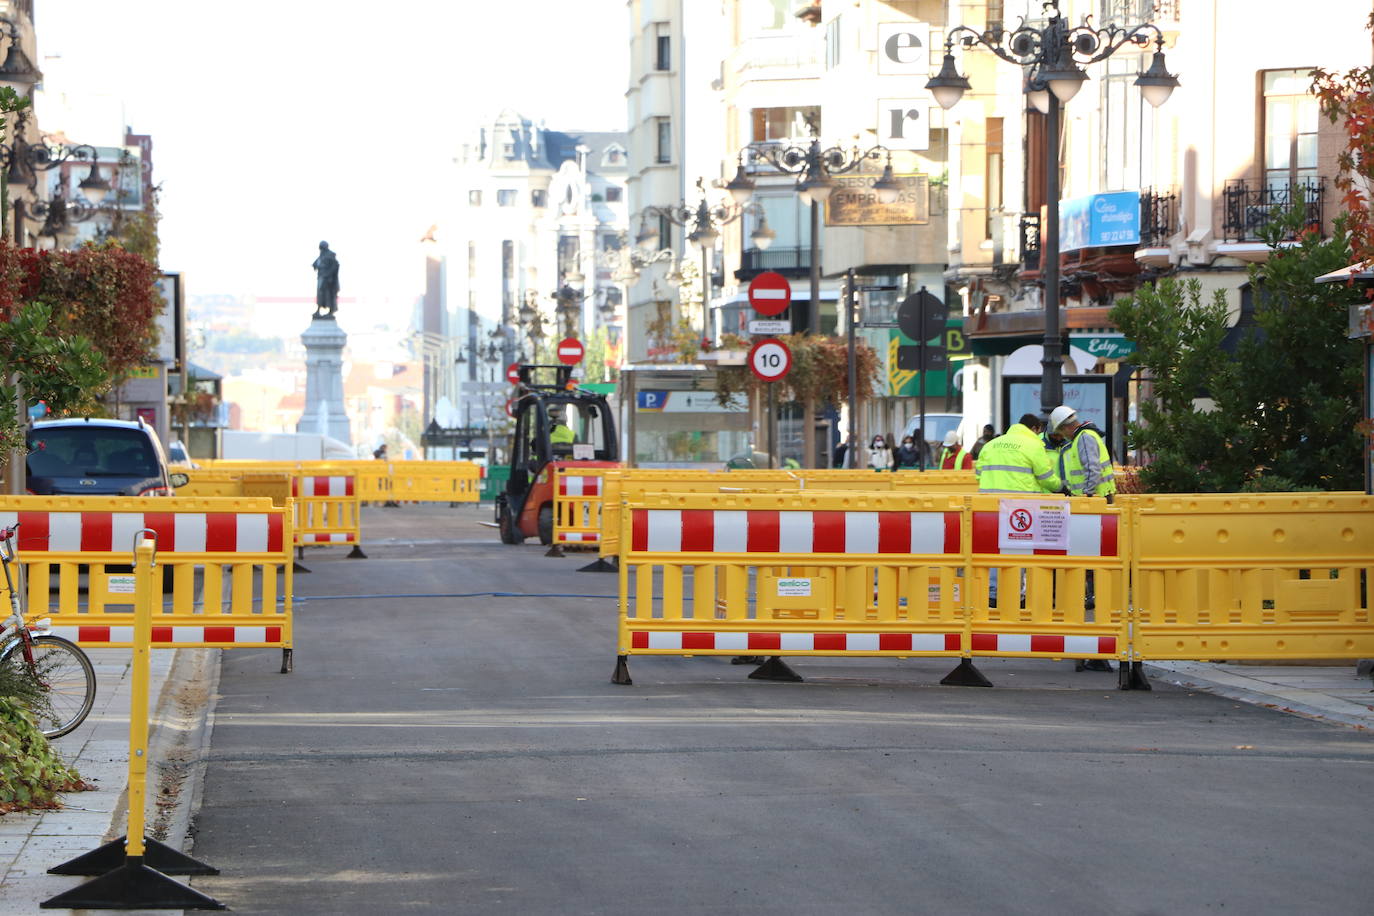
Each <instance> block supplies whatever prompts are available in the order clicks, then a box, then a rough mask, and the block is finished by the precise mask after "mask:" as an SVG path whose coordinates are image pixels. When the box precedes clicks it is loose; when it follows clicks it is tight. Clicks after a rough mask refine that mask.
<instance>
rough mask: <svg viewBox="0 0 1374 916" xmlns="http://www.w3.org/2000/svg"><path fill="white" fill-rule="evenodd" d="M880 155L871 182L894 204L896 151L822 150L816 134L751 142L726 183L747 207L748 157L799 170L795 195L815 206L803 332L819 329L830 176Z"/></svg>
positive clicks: (749, 191)
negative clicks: (780, 142)
mask: <svg viewBox="0 0 1374 916" xmlns="http://www.w3.org/2000/svg"><path fill="white" fill-rule="evenodd" d="M878 158H885V159H886V162H885V164H884V166H883V174H882V176H881V177H879V178H878V180H877V181H875V182H873V190H875V191H876V192H877V193H878V200H879V201H880V202H882V203H885V204H890V203H892V202H893V201H895V200H896V199H897V196H898V195H899V194H900V193H901V189H902V186H901V185H900V184H898V182H897V179H896V178H895V177H894V176H893V174H892V153H891V151H890V150H888V149H887V148H886V147H883V146H874V147H870V148H869V149H866V150H860V149H859V148H858V147H850V148H848V149H845V148H843V147H840V146H831V147H826V148H824V149H822V148H821V141H820V140H819V139H816V138H813V139H812V140H810V141H808V142H806V143H805V144H801V143H788V144H784V145H781V146H778V145H775V144H750V145H749V146H746V147H745V148H744V149H742V150H740V152H739V163H738V165H737V166H736V168H735V177H734V178H731V179H730V181H729V182H728V183H727V184H726V185H725V189H726V190H727V191H729V192H730V196H731V197H733V198H734V199H735V204H736V205H737V206H741V207H742V206H744V205H745V204H747V203H748V202H749V199H750V198H751V197H753V195H754V190H755V183H754V179H753V178H751V177H749V171H748V165H749V162H750V160H755V161H761V162H765V163H767V164H768V165H770V166H772V168H773V169H774V171H777V172H784V173H787V174H791V175H796V176H797V185H796V187H797V196H798V197H800V198H801V202H802V203H804V204H810V205H811V257H810V270H811V276H810V280H811V296H810V301H809V303H808V304H807V311H806V314H805V315H802V316H801V318H802V320H801V321H800V322H798V324H799V325H800V328H799V330H801V331H802V332H803V333H809V332H812V331H816V330H818V329H819V327H820V298H821V207H822V206H823V205H824V204H825V202H826V201H827V200H828V199H829V198H830V192H831V191H833V190H835V182H834V179H832V178H831V176H832V175H840V174H843V173H845V172H852V171H853V170H854V169H857V168H858V167H859V166H860V165H862V164H863V163H864V162H865V161H866V160H868V159H878ZM770 241H771V239H770ZM759 247H760V248H762V247H766V246H762V245H761V246H759Z"/></svg>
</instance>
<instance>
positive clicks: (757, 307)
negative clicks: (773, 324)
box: [749, 270, 792, 315]
mask: <svg viewBox="0 0 1374 916" xmlns="http://www.w3.org/2000/svg"><path fill="white" fill-rule="evenodd" d="M749 304H750V305H751V306H753V309H754V311H756V312H758V313H759V314H760V315H781V314H782V313H783V312H785V311H787V307H788V306H789V305H791V304H792V284H790V283H788V282H787V278H786V277H784V276H783V275H782V274H780V273H774V272H773V271H771V270H769V271H765V272H764V273H761V274H759V275H758V276H757V277H755V278H754V279H753V280H750V281H749Z"/></svg>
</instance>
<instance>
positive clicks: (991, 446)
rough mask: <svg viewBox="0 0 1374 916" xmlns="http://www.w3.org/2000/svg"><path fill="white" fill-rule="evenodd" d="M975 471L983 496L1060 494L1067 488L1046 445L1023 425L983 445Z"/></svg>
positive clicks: (979, 489) (1014, 425) (975, 464)
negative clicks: (986, 494)
mask: <svg viewBox="0 0 1374 916" xmlns="http://www.w3.org/2000/svg"><path fill="white" fill-rule="evenodd" d="M974 472H975V473H976V474H977V475H978V492H980V493H1058V492H1059V491H1060V490H1062V489H1063V487H1064V483H1063V481H1062V480H1061V479H1060V477H1059V473H1058V471H1056V469H1055V463H1054V461H1053V460H1051V458H1050V455H1049V453H1048V452H1046V451H1045V443H1044V442H1042V441H1041V440H1040V437H1039V436H1037V435H1036V434H1035V433H1033V432H1031V431H1030V428H1029V427H1026V426H1023V425H1022V424H1020V423H1015V424H1013V425H1012V427H1011V429H1009V430H1007V431H1006V433H1005V434H1003V435H1001V436H998V437H997V438H996V439H993V440H992V441H991V442H989V443H988V444H987V445H984V446H983V448H982V450H981V451H980V452H979V453H978V460H977V462H975V463H974Z"/></svg>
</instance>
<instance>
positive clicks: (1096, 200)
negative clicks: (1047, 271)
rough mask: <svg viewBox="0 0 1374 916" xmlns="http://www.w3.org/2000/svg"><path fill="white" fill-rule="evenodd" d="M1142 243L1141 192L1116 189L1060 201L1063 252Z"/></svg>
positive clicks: (1061, 246)
mask: <svg viewBox="0 0 1374 916" xmlns="http://www.w3.org/2000/svg"><path fill="white" fill-rule="evenodd" d="M1139 244H1140V192H1139V191H1112V192H1110V193H1107V194H1089V195H1088V196H1087V197H1074V198H1070V199H1069V200H1061V201H1060V202H1059V251H1060V253H1061V254H1062V253H1064V252H1067V251H1078V250H1079V249H1081V248H1105V247H1111V246H1113V245H1139Z"/></svg>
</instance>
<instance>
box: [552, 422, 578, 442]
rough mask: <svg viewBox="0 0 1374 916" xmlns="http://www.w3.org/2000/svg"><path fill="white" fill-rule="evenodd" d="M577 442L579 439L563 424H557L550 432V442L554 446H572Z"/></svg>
mask: <svg viewBox="0 0 1374 916" xmlns="http://www.w3.org/2000/svg"><path fill="white" fill-rule="evenodd" d="M576 440H577V437H576V436H574V435H573V431H572V430H571V429H569V428H568V427H567V426H564V425H563V424H562V423H558V424H555V425H554V428H553V429H552V430H550V431H549V442H550V443H552V444H553V445H571V444H572V443H573V442H575V441H576Z"/></svg>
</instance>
